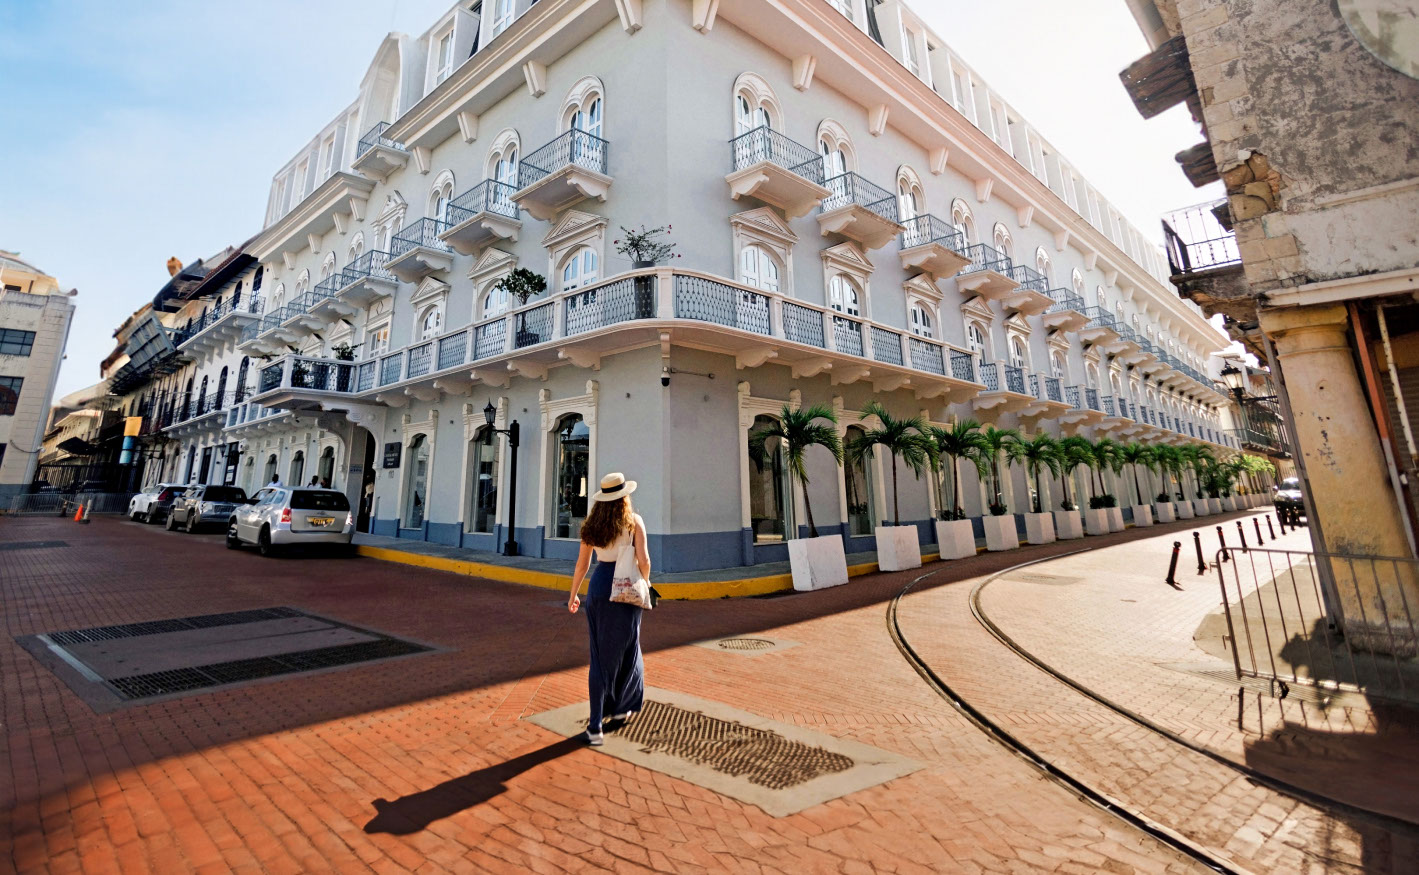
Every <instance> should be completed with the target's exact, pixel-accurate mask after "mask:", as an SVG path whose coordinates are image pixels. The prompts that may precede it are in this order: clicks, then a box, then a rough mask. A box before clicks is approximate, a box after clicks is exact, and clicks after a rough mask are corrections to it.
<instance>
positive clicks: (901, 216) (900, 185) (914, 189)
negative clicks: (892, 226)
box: [897, 167, 926, 223]
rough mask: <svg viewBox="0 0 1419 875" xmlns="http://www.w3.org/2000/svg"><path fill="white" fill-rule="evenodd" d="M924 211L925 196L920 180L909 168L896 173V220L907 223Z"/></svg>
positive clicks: (903, 168)
mask: <svg viewBox="0 0 1419 875" xmlns="http://www.w3.org/2000/svg"><path fill="white" fill-rule="evenodd" d="M925 211H926V196H925V194H923V192H922V187H921V179H920V178H919V177H918V176H917V175H916V171H914V170H912V169H911V168H910V167H902V168H901V169H900V170H898V171H897V217H898V218H897V220H898V221H899V222H903V223H905V222H909V221H911V220H912V219H915V218H916V217H917V216H919V215H921V214H922V213H923V212H925Z"/></svg>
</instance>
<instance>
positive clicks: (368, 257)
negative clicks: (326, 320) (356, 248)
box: [337, 249, 399, 310]
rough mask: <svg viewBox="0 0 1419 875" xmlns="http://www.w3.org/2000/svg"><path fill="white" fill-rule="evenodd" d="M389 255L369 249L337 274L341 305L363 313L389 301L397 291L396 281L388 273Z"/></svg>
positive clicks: (396, 278)
mask: <svg viewBox="0 0 1419 875" xmlns="http://www.w3.org/2000/svg"><path fill="white" fill-rule="evenodd" d="M389 257H390V256H389V253H388V252H381V251H380V250H378V249H372V250H370V251H369V252H366V253H365V254H363V255H361V256H360V257H359V258H356V259H355V260H354V261H352V262H350V263H349V264H347V265H345V268H344V270H342V271H340V274H339V276H340V291H339V292H337V295H338V297H339V298H340V300H341V301H344V302H345V303H346V304H349V305H350V306H352V307H356V308H359V309H361V310H363V309H364V308H366V307H368V306H369V305H371V304H373V303H374V302H376V301H378V300H380V299H382V298H389V297H392V296H393V295H394V292H395V290H396V289H398V288H399V279H398V277H396V276H395V275H394V274H393V273H391V272H390V271H389V268H388V267H387V265H388V263H389Z"/></svg>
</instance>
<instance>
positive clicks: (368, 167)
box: [350, 122, 409, 182]
mask: <svg viewBox="0 0 1419 875" xmlns="http://www.w3.org/2000/svg"><path fill="white" fill-rule="evenodd" d="M388 129H389V122H380V123H379V124H377V125H375V126H374V127H372V128H370V129H369V130H368V131H366V132H365V135H364V136H363V137H360V142H359V143H358V144H357V145H356V146H355V160H354V163H353V164H351V165H350V166H351V167H352V168H353V169H354V171H355V172H356V173H358V174H360V175H361V176H363V177H365V178H366V179H377V180H379V181H381V182H383V181H384V180H385V179H388V178H389V174H391V173H393V172H394V171H396V170H398V169H399V168H401V167H404V166H405V165H407V164H408V163H409V150H407V149H405V148H404V144H403V143H398V142H395V141H394V140H391V139H390V138H388V137H386V136H385V135H384V132H385V131H387V130H388Z"/></svg>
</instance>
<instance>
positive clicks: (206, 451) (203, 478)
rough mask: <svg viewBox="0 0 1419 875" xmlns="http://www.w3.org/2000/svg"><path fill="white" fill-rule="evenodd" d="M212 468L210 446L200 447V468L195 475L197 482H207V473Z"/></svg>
mask: <svg viewBox="0 0 1419 875" xmlns="http://www.w3.org/2000/svg"><path fill="white" fill-rule="evenodd" d="M211 470H212V448H211V447H203V448H202V468H201V469H200V471H199V473H198V475H197V482H198V483H206V482H207V474H208V473H209V472H210V471H211Z"/></svg>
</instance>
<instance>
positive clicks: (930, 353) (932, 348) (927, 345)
mask: <svg viewBox="0 0 1419 875" xmlns="http://www.w3.org/2000/svg"><path fill="white" fill-rule="evenodd" d="M907 349H908V350H909V351H910V352H911V357H912V367H914V368H916V369H917V370H918V371H926V372H927V373H929V374H940V375H941V376H943V377H944V376H945V375H946V360H945V357H944V356H943V355H942V352H941V346H940V345H938V344H935V343H932V342H930V341H928V340H924V339H922V338H920V337H908V338H907Z"/></svg>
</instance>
